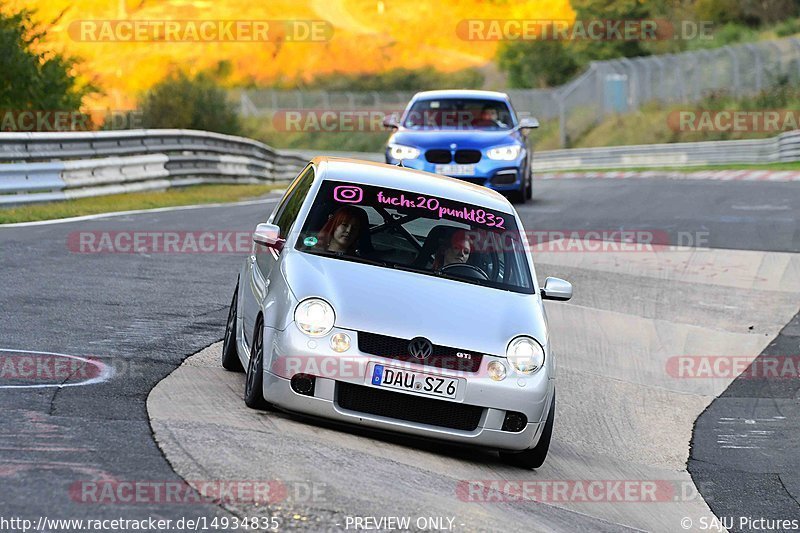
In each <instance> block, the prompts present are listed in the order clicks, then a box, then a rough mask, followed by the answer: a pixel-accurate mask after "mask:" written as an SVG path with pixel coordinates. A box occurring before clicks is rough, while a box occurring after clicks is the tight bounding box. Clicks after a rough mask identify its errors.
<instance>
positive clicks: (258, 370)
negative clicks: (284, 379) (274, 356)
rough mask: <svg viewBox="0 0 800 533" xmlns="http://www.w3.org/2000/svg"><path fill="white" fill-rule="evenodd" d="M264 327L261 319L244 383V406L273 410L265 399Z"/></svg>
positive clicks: (257, 323) (254, 336) (255, 329)
mask: <svg viewBox="0 0 800 533" xmlns="http://www.w3.org/2000/svg"><path fill="white" fill-rule="evenodd" d="M263 387H264V326H263V324H262V323H261V320H260V319H259V320H258V321H256V327H255V328H254V329H253V346H252V347H251V349H250V361H249V363H248V365H247V378H246V379H245V383H244V404H245V405H246V406H247V407H250V408H251V409H259V410H262V411H267V410H271V408H272V404H270V403H269V402H267V400H265V399H264V390H263Z"/></svg>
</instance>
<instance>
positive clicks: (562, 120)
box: [557, 91, 567, 148]
mask: <svg viewBox="0 0 800 533" xmlns="http://www.w3.org/2000/svg"><path fill="white" fill-rule="evenodd" d="M557 98H558V133H559V141H560V143H561V148H566V147H567V113H566V109H565V108H564V96H563V95H562V94H561V92H560V91H559V93H558V96H557Z"/></svg>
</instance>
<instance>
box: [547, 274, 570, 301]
mask: <svg viewBox="0 0 800 533" xmlns="http://www.w3.org/2000/svg"><path fill="white" fill-rule="evenodd" d="M570 298H572V283H570V282H569V281H564V280H563V279H560V278H547V279H546V280H544V287H542V300H556V301H559V302H566V301H567V300H569V299H570Z"/></svg>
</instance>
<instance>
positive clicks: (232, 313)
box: [222, 282, 244, 372]
mask: <svg viewBox="0 0 800 533" xmlns="http://www.w3.org/2000/svg"><path fill="white" fill-rule="evenodd" d="M238 300H239V283H238V282H237V283H236V288H235V289H234V290H233V299H232V301H231V308H230V310H229V311H228V321H227V322H226V323H225V337H224V340H223V341H222V368H224V369H225V370H230V371H231V372H244V367H243V366H242V361H241V360H239V350H238V349H237V348H236V307H237V302H238Z"/></svg>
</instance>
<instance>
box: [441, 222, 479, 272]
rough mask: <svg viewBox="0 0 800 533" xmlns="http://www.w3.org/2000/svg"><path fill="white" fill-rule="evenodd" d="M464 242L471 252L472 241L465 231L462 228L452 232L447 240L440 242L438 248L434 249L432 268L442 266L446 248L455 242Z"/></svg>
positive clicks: (462, 243)
mask: <svg viewBox="0 0 800 533" xmlns="http://www.w3.org/2000/svg"><path fill="white" fill-rule="evenodd" d="M464 243H466V244H469V249H470V252H471V251H472V241H471V240H470V238H469V235H467V232H466V231H464V230H463V229H460V230H457V231H455V232H453V235H452V236H451V237H450V240H449V241H448V240H447V239H445V240H444V241H442V244H440V245H439V248H437V249H436V255H434V256H433V269H434V270H439V269H440V268H442V263H444V254H445V252H446V251H447V249H448V248H450V247H451V246H455V245H456V244H460V245H462V246H463V245H464Z"/></svg>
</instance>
